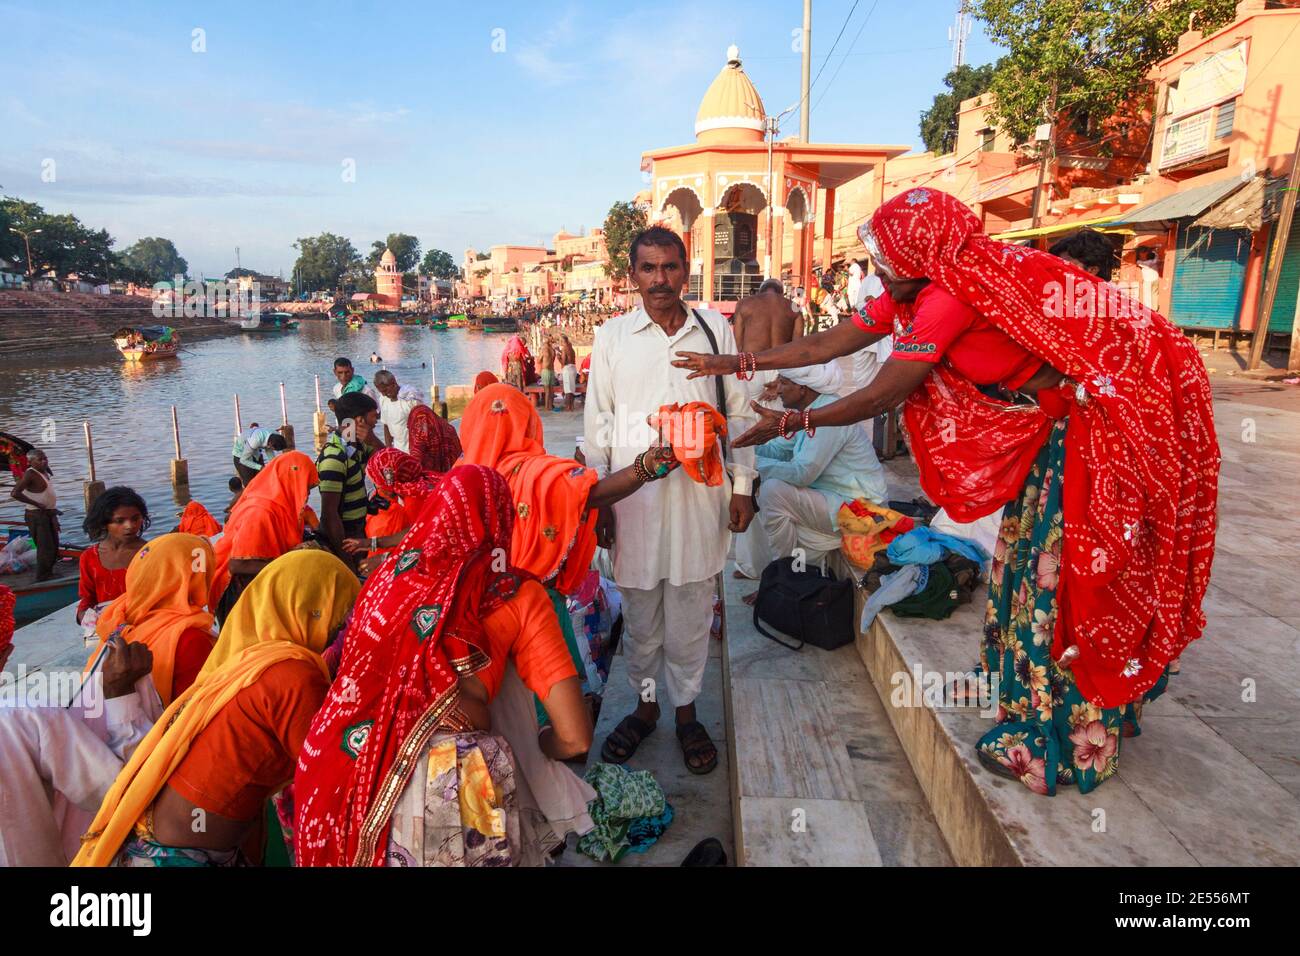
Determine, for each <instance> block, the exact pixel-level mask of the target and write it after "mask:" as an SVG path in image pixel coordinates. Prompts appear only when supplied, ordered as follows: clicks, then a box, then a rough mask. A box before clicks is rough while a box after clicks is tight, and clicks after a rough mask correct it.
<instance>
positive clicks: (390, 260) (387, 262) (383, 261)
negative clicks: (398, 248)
mask: <svg viewBox="0 0 1300 956" xmlns="http://www.w3.org/2000/svg"><path fill="white" fill-rule="evenodd" d="M379 264H380V265H383V266H394V267H395V266H396V265H397V256H395V255H393V250H392V249H385V250H384V254H383V255H382V256H380V257H379Z"/></svg>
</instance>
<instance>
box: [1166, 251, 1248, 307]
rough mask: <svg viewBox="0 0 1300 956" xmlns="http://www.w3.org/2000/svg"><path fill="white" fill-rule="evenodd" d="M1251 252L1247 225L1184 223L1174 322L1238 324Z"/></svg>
mask: <svg viewBox="0 0 1300 956" xmlns="http://www.w3.org/2000/svg"><path fill="white" fill-rule="evenodd" d="M1249 258H1250V233H1249V232H1247V231H1246V230H1244V229H1203V228H1201V227H1199V226H1196V227H1192V228H1188V227H1187V226H1184V225H1180V226H1179V227H1178V254H1177V256H1176V260H1177V265H1176V267H1175V269H1174V288H1173V301H1172V303H1171V307H1170V310H1169V311H1170V312H1171V313H1172V315H1171V316H1170V318H1172V319H1173V321H1174V323H1175V324H1177V325H1184V326H1190V327H1195V328H1206V329H1233V328H1237V326H1238V320H1237V317H1238V314H1239V313H1240V311H1241V293H1242V289H1243V287H1244V286H1245V281H1246V260H1247V259H1249Z"/></svg>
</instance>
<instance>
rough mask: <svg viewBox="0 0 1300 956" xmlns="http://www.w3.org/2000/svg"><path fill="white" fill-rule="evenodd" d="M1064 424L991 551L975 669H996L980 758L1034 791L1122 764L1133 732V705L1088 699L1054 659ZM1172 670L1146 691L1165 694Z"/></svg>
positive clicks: (1106, 774) (1093, 781) (1083, 786)
mask: <svg viewBox="0 0 1300 956" xmlns="http://www.w3.org/2000/svg"><path fill="white" fill-rule="evenodd" d="M1065 434H1066V423H1065V422H1063V421H1062V422H1058V423H1057V424H1056V426H1055V427H1054V428H1053V429H1052V431H1051V433H1050V434H1049V436H1048V439H1047V441H1046V442H1045V443H1044V444H1043V448H1042V450H1041V451H1040V452H1039V453H1038V458H1037V459H1036V460H1035V461H1034V466H1033V468H1031V469H1030V471H1029V475H1028V477H1027V478H1026V479H1025V486H1024V488H1023V489H1021V492H1020V496H1019V497H1018V498H1017V499H1016V500H1015V501H1012V502H1010V503H1009V504H1008V505H1007V508H1006V511H1004V512H1003V514H1002V527H1001V530H1000V532H999V536H998V544H997V549H996V551H995V552H994V555H993V571H992V574H991V575H990V578H989V601H988V612H987V615H986V617H985V621H984V646H983V652H982V655H981V657H982V662H981V669H982V670H983V671H985V672H986V673H989V674H993V673H996V674H997V678H996V679H997V685H996V686H997V689H998V725H997V726H996V727H994V728H993V729H992V730H990V731H989V732H988V733H986V734H985V735H984V736H983V737H981V738H980V740H979V743H978V744H977V745H976V746H977V752H978V753H979V756H980V760H981V762H982V763H984V764H986V765H987V766H989V767H990V769H994V770H995V771H996V772H998V773H1001V774H1003V775H1005V776H1009V777H1012V778H1014V779H1017V780H1019V781H1020V782H1021V783H1023V784H1024V785H1025V786H1027V787H1028V788H1029V789H1030V790H1032V791H1034V792H1035V793H1039V794H1046V795H1052V794H1055V793H1056V785H1057V784H1058V783H1063V784H1066V785H1067V786H1068V785H1069V784H1071V783H1073V784H1077V785H1078V787H1079V791H1080V792H1081V793H1087V792H1088V791H1090V790H1092V789H1094V788H1095V787H1097V786H1098V785H1099V784H1101V783H1102V781H1104V780H1107V779H1109V778H1110V777H1113V776H1114V775H1115V772H1116V771H1117V770H1118V769H1119V749H1120V747H1119V745H1120V740H1121V739H1122V737H1123V736H1124V735H1125V732H1127V734H1128V735H1129V736H1136V735H1137V734H1138V733H1139V732H1140V729H1139V727H1138V723H1137V718H1138V713H1137V709H1136V708H1135V707H1134V705H1133V704H1125V705H1124V706H1123V707H1107V708H1103V707H1098V706H1096V705H1095V704H1090V703H1088V701H1087V700H1085V699H1084V697H1083V694H1081V693H1080V692H1079V688H1078V686H1077V685H1076V684H1075V683H1074V677H1073V675H1072V674H1071V673H1070V670H1069V668H1062V667H1058V666H1057V664H1056V661H1055V660H1054V659H1053V658H1052V636H1053V633H1054V631H1055V625H1056V614H1057V604H1056V588H1057V584H1058V576H1059V573H1060V572H1059V568H1060V563H1061V550H1062V542H1063V539H1064V536H1065V519H1064V515H1063V513H1062V510H1061V485H1062V482H1063V481H1064V477H1063V474H1062V470H1063V466H1064V463H1065ZM1168 679H1169V673H1168V671H1167V670H1166V672H1165V673H1164V674H1163V675H1161V677H1160V680H1159V681H1157V682H1156V684H1155V686H1154V687H1152V688H1151V690H1149V691H1148V692H1147V693H1146V695H1145V698H1144V699H1145V700H1154V699H1155V698H1156V697H1159V696H1160V694H1162V693H1163V692H1164V689H1165V685H1166V684H1167V683H1168Z"/></svg>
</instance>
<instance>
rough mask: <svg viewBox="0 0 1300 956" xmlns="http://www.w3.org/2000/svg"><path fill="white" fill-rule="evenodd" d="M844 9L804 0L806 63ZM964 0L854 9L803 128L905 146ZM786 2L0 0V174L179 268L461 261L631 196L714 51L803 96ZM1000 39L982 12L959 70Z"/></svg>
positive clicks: (593, 216)
mask: <svg viewBox="0 0 1300 956" xmlns="http://www.w3.org/2000/svg"><path fill="white" fill-rule="evenodd" d="M853 6H854V3H853V0H814V3H813V73H814V75H816V74H817V72H818V70H819V69H821V67H822V62H823V59H824V58H825V56H826V54H827V52H828V51H829V50H830V45H831V43H832V41H833V40H834V39H835V36H836V34H837V33H839V31H840V28H841V26H843V25H844V24H845V22H846V20H845V18H846V16H848V14H849V12H850V9H851V8H853ZM956 6H957V4H956V2H955V0H859V2H858V5H857V9H856V10H854V11H853V16H852V18H851V19H849V20H848V21H847V27H846V28H845V29H844V33H843V36H842V37H841V38H840V41H839V45H838V47H837V48H836V50H835V52H834V55H833V56H832V57H831V59H830V60H829V62H827V64H826V67H825V69H824V72H823V73H822V75H821V78H820V80H819V81H818V82H817V83H816V84H815V85H814V87H813V92H812V96H811V102H812V114H811V122H812V131H811V132H812V138H813V139H814V140H822V141H831V142H874V143H899V144H911V145H913V146H919V140H918V138H917V116H918V114H919V113H920V111H921V110H923V109H925V108H926V107H927V106H928V105H929V103H930V99H931V97H932V96H933V95H934V93H935V92H937V91H938V90H939V88H940V84H941V79H942V77H943V74H944V73H945V72H946V71H947V70H948V69H949V65H950V60H951V47H950V45H949V42H948V34H947V29H948V26H949V24H950V23H951V22H952V19H953V15H954V13H955V10H956ZM801 17H802V3H801V2H800V0H754V2H744V3H740V2H716V3H714V2H704V0H695V2H690V0H686V2H678V0H664V2H658V3H640V2H635V0H620V2H614V3H610V2H601V3H594V2H565V0H559V2H553V3H551V2H548V3H536V2H533V3H514V2H510V3H504V2H490V3H489V2H485V3H478V4H466V3H462V2H457V3H445V2H440V0H439V2H423V3H409V4H407V3H401V2H397V0H393V2H388V3H382V4H380V3H375V4H369V3H345V2H333V3H293V4H280V3H274V2H261V3H251V2H243V0H228V2H224V3H185V4H176V3H161V2H131V0H125V2H122V0H119V2H114V3H111V4H109V3H102V2H85V3H59V2H50V0H47V2H44V3H42V4H40V9H37V5H36V4H22V5H18V4H9V3H3V2H0V30H3V31H4V33H5V34H6V35H5V36H4V37H3V38H0V45H2V46H3V49H4V56H5V59H6V60H7V61H8V62H7V64H6V69H5V74H6V78H7V83H6V85H5V86H4V87H3V88H0V187H2V189H0V191H2V192H3V193H5V194H8V195H18V196H21V197H22V198H24V199H30V200H34V201H37V202H39V203H41V204H42V205H43V206H45V208H46V209H47V210H49V211H51V212H73V213H75V214H76V215H78V216H79V217H81V219H82V220H83V221H84V222H86V223H87V224H89V225H93V226H96V227H100V226H102V227H105V228H107V229H108V230H109V232H110V233H111V234H112V235H113V236H114V237H115V238H116V239H117V240H118V248H124V247H125V246H127V245H129V244H130V243H131V242H133V241H134V240H136V239H138V238H140V237H142V236H147V235H159V236H165V237H167V238H170V239H172V240H173V241H175V242H176V244H177V247H178V248H179V249H180V252H181V254H182V255H183V256H185V257H186V259H188V260H189V263H190V268H191V272H192V273H195V274H206V275H215V274H218V273H222V272H225V271H226V270H228V269H230V268H232V267H233V266H234V264H235V247H236V246H238V247H239V248H240V251H241V260H242V263H243V265H244V266H246V267H251V268H255V269H259V270H262V271H265V272H270V273H276V272H279V271H281V270H283V272H284V274H285V275H286V276H287V275H288V273H289V271H290V269H291V268H292V266H293V262H294V259H295V258H296V253H295V252H294V250H293V248H292V245H291V244H292V242H293V241H294V239H296V238H297V237H299V236H307V235H315V234H317V233H319V232H321V231H324V230H328V231H331V232H335V233H339V234H341V235H344V236H347V237H348V238H349V239H351V240H352V242H353V244H354V245H355V246H356V247H357V248H358V250H360V251H362V252H364V251H365V250H367V249H368V248H369V246H370V243H371V241H372V240H374V239H382V238H383V237H384V236H386V235H387V234H388V233H390V232H408V233H411V234H413V235H416V236H418V237H419V238H420V241H421V244H422V245H423V247H424V248H426V249H428V248H430V247H436V248H443V249H446V250H448V251H449V252H451V253H452V254H453V256H455V257H456V259H457V260H459V259H460V256H461V253H462V252H463V250H464V249H465V248H466V246H471V245H472V246H475V247H478V248H485V247H486V246H488V245H490V244H493V243H501V242H515V243H527V244H541V243H544V242H547V241H549V237H550V236H551V235H552V234H553V233H555V232H556V231H557V230H558V229H559V228H560V227H561V226H564V227H566V228H568V229H569V230H570V231H573V232H576V231H577V230H578V229H579V228H580V227H590V226H593V225H599V224H600V222H601V221H602V220H603V218H604V214H605V212H606V210H608V208H609V206H610V204H611V203H612V202H614V201H615V200H619V199H628V198H631V196H632V195H633V194H634V193H635V192H636V191H637V190H638V189H639V188H641V184H642V175H641V173H640V171H639V163H640V155H641V153H642V152H643V151H644V150H647V149H652V148H656V147H664V146H673V145H679V144H682V143H688V142H691V141H692V140H693V138H694V133H693V124H694V120H695V111H696V109H697V108H698V106H699V101H700V98H701V97H702V96H703V94H704V91H705V89H706V88H707V87H708V85H709V83H710V82H711V81H712V79H713V77H714V76H715V75H716V74H717V72H718V70H719V69H721V67H722V65H723V62H724V60H725V51H726V49H727V46H728V45H729V44H731V43H736V44H737V45H739V47H740V51H741V58H742V60H743V61H744V66H745V69H746V71H747V72H748V73H749V75H750V77H751V78H752V79H753V81H754V83H755V85H756V86H757V87H758V90H759V93H760V94H761V95H762V97H763V100H764V103H765V104H766V106H767V108H768V110H769V111H770V112H778V111H780V110H782V109H784V108H785V107H787V106H790V105H791V104H794V103H795V102H797V100H798V98H799V55H798V53H797V52H794V48H793V37H792V32H793V31H796V30H797V29H798V27H799V25H800V21H801ZM196 29H197V30H202V31H203V34H202V40H203V42H204V43H205V44H206V52H202V53H198V52H194V50H193V49H192V47H193V46H194V45H195V43H196V41H195V39H194V31H195V30H196ZM502 31H503V32H502ZM494 41H495V45H496V46H497V47H498V48H500V47H501V46H502V45H504V50H499V51H494V49H493V46H494ZM995 52H996V51H995V49H994V48H993V47H992V45H991V44H990V43H989V42H988V41H987V40H986V39H985V38H984V37H983V36H982V35H981V33H980V28H979V24H978V23H977V24H976V25H975V26H974V29H973V30H972V34H971V38H970V43H969V46H968V54H967V60H968V62H971V63H974V64H979V63H983V62H987V61H988V60H990V59H992V58H993V57H994V56H995ZM797 132H798V118H797V115H792V116H791V118H790V119H789V120H788V121H787V122H786V123H785V124H784V126H783V128H782V133H783V134H788V133H797ZM49 159H53V160H54V166H53V172H54V181H53V182H47V181H43V179H42V168H43V167H42V163H43V161H45V160H49ZM345 160H352V161H354V162H355V170H356V173H355V181H352V182H346V181H344V175H343V173H344V165H343V164H344V161H345ZM45 168H49V167H48V166H47V167H45Z"/></svg>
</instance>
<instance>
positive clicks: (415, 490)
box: [366, 448, 440, 553]
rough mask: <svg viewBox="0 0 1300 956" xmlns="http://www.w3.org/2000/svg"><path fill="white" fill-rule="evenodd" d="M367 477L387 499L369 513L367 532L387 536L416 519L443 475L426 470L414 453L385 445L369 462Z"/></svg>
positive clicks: (403, 528) (370, 534) (406, 526)
mask: <svg viewBox="0 0 1300 956" xmlns="http://www.w3.org/2000/svg"><path fill="white" fill-rule="evenodd" d="M366 477H367V478H369V479H370V481H371V482H372V483H373V484H374V486H375V492H376V493H377V495H378V499H382V500H383V501H385V502H387V507H385V508H382V509H381V510H380V511H379V512H377V513H376V514H372V515H368V516H367V517H366V536H367V537H370V538H385V537H387V536H388V535H390V534H396V533H397V532H399V531H405V530H406V529H407V528H409V527H410V526H411V525H413V524H414V523H415V519H416V517H417V516H418V515H419V514H420V512H421V510H423V508H424V502H425V501H426V500H427V499H428V497H429V495H431V494H433V491H434V489H435V488H437V487H438V479H439V477H440V476H439V475H435V474H432V473H427V472H425V471H424V470H423V469H421V468H420V463H419V461H417V460H416V459H415V457H414V456H413V455H408V454H407V453H406V452H404V451H402V450H401V449H400V448H381V449H380V450H379V451H377V452H375V453H374V454H373V455H371V456H370V460H369V461H367V462H366ZM378 499H376V500H378ZM388 550H391V549H381V551H378V552H375V553H385V552H386V551H388Z"/></svg>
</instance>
